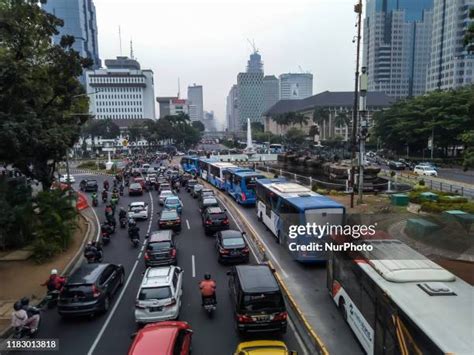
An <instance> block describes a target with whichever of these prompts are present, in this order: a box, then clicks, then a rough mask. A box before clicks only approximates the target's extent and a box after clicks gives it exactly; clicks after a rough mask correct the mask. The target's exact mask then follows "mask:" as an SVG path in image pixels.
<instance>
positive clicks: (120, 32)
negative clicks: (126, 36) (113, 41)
mask: <svg viewBox="0 0 474 355" xmlns="http://www.w3.org/2000/svg"><path fill="white" fill-rule="evenodd" d="M119 43H120V55H122V31H121V30H120V26H119Z"/></svg>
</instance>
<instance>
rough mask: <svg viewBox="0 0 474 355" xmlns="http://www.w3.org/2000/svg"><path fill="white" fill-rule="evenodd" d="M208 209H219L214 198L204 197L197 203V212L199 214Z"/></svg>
mask: <svg viewBox="0 0 474 355" xmlns="http://www.w3.org/2000/svg"><path fill="white" fill-rule="evenodd" d="M208 207H219V203H218V202H217V199H216V198H215V197H212V196H211V197H205V198H203V199H202V200H201V201H200V202H199V211H201V213H203V212H204V211H205V210H206V208H208Z"/></svg>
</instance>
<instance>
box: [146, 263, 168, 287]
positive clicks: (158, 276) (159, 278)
mask: <svg viewBox="0 0 474 355" xmlns="http://www.w3.org/2000/svg"><path fill="white" fill-rule="evenodd" d="M173 270H174V267H171V266H165V267H151V268H148V269H147V270H146V272H145V276H143V281H142V285H141V287H157V286H161V285H169V284H170V282H171V277H172V276H173V272H172V271H173Z"/></svg>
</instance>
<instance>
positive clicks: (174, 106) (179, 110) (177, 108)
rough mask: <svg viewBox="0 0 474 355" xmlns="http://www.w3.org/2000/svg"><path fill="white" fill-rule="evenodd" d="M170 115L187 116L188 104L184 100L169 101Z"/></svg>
mask: <svg viewBox="0 0 474 355" xmlns="http://www.w3.org/2000/svg"><path fill="white" fill-rule="evenodd" d="M169 107H170V115H171V116H177V115H189V103H188V100H186V99H178V98H175V99H171V100H170V106H169Z"/></svg>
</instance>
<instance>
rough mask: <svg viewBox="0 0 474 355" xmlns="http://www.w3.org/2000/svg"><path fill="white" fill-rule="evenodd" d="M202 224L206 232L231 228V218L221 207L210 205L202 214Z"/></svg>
mask: <svg viewBox="0 0 474 355" xmlns="http://www.w3.org/2000/svg"><path fill="white" fill-rule="evenodd" d="M202 226H203V227H204V232H205V233H206V234H208V235H209V234H212V233H215V232H218V231H221V230H225V229H229V218H228V217H227V214H226V213H225V211H223V210H222V208H220V207H208V208H206V209H205V210H204V212H203V214H202Z"/></svg>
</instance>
